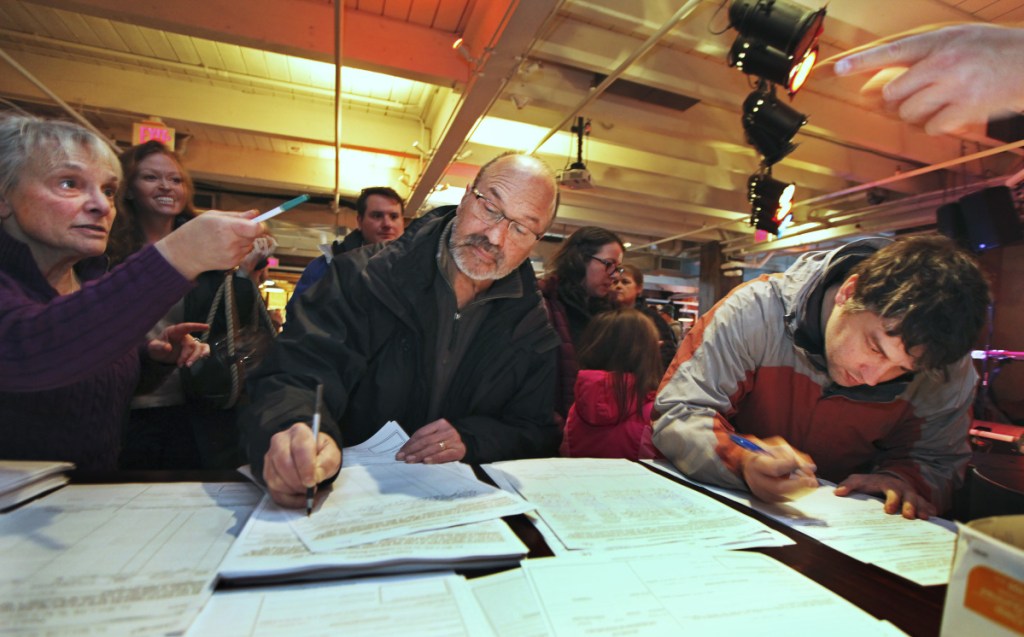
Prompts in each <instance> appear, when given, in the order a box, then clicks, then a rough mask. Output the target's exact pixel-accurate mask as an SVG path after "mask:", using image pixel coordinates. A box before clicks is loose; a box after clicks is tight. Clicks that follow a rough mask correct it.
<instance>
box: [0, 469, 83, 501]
mask: <svg viewBox="0 0 1024 637" xmlns="http://www.w3.org/2000/svg"><path fill="white" fill-rule="evenodd" d="M74 468H75V465H73V464H71V463H70V462H53V461H42V460H0V511H3V510H4V509H9V508H11V507H13V506H15V505H18V504H21V503H22V502H24V501H26V500H29V499H31V498H34V497H36V496H37V495H40V494H42V493H46V492H47V491H52V490H53V489H56V488H57V487H60V486H63V485H65V484H67V483H68V477H67V475H66V472H67V471H70V470H72V469H74Z"/></svg>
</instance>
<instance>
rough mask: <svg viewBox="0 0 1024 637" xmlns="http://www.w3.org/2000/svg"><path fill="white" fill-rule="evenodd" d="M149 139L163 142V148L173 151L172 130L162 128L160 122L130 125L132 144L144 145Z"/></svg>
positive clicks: (165, 127)
mask: <svg viewBox="0 0 1024 637" xmlns="http://www.w3.org/2000/svg"><path fill="white" fill-rule="evenodd" d="M151 139H155V140H157V141H158V142H163V144H164V146H167V148H169V149H171V150H174V129H173V128H168V127H167V126H164V125H163V123H162V122H135V123H134V124H132V144H133V145H134V144H145V143H146V142H148V141H149V140H151Z"/></svg>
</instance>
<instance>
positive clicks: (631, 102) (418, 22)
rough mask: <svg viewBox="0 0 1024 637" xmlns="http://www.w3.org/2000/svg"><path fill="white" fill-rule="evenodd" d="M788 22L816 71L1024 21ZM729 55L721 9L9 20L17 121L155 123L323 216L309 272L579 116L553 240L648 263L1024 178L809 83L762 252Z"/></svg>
mask: <svg viewBox="0 0 1024 637" xmlns="http://www.w3.org/2000/svg"><path fill="white" fill-rule="evenodd" d="M793 1H794V2H796V3H797V4H800V5H803V6H806V7H808V8H811V9H817V8H820V7H823V6H825V7H826V8H827V17H826V19H825V24H824V34H823V36H822V40H821V49H822V50H821V53H822V57H827V56H829V55H832V54H835V53H838V52H840V51H843V50H846V49H849V48H852V47H855V46H858V45H861V44H864V43H866V42H869V41H872V40H874V39H876V38H878V37H882V36H886V35H890V34H893V33H898V32H901V31H904V30H907V29H910V28H914V27H918V26H921V25H923V24H929V23H936V22H948V21H988V22H1013V21H1021V20H1024V2H1020V1H1017V0H900V1H899V2H892V1H891V0H833V1H832V2H829V3H826V2H825V0H793ZM735 37H736V32H735V31H733V30H732V29H730V28H729V20H728V15H727V3H726V2H724V1H722V0H703V1H700V0H691V1H689V2H685V1H684V0H645V1H643V2H638V1H634V0H519V1H517V0H345V2H344V6H343V7H341V8H340V10H339V8H337V7H335V5H334V3H333V2H330V1H328V0H247V1H246V2H244V3H243V2H232V3H225V2H209V1H203V0H179V1H177V2H151V1H140V0H134V1H131V2H129V1H124V0H68V1H58V0H5V1H4V2H3V3H0V54H2V55H0V57H2V59H0V109H10V108H20V109H24V110H29V111H33V112H42V113H50V114H66V113H67V112H68V111H69V110H71V111H74V112H75V113H77V114H78V116H80V117H82V118H84V119H85V120H87V121H88V122H90V124H92V125H93V126H95V127H96V128H97V129H98V130H100V131H101V132H102V133H103V134H104V135H105V136H107V137H108V138H111V139H112V140H115V141H116V142H117V143H118V144H119V145H121V146H122V147H123V146H126V145H128V143H130V139H131V129H132V123H133V122H139V121H144V120H148V119H152V118H154V117H156V118H159V119H160V120H161V121H162V122H163V123H164V124H165V125H167V126H170V127H173V128H174V129H175V131H176V133H177V136H178V138H177V146H178V150H179V152H180V153H181V154H182V155H183V157H184V161H185V163H186V166H187V167H188V169H189V170H190V172H191V173H192V175H193V177H194V178H195V179H196V181H197V182H198V183H200V184H201V185H203V186H204V188H208V189H210V190H212V191H218V190H222V191H225V192H233V193H249V194H253V195H254V196H255V195H258V194H259V193H269V194H272V195H276V196H281V197H284V196H290V195H292V194H297V193H301V192H309V193H311V194H314V195H316V197H315V198H314V201H319V203H318V204H307V205H306V206H304V207H303V208H302V209H300V210H297V211H295V212H293V213H289V214H288V215H285V216H282V217H280V218H279V219H278V220H277V221H275V227H274V231H275V233H276V234H278V235H279V236H287V237H289V239H288V240H287V241H285V242H284V243H286V244H291V247H292V248H293V249H295V250H299V251H302V250H307V249H309V250H313V249H314V246H315V244H316V243H317V242H318V239H317V237H319V238H320V240H322V237H323V235H324V234H325V233H331V232H334V231H335V227H336V226H337V225H338V220H339V216H338V214H337V211H338V208H337V207H336V206H335V205H334V202H335V201H339V200H345V199H350V198H352V197H354V195H355V194H356V193H357V192H358V190H359V188H361V187H363V186H369V185H391V186H392V187H394V188H396V189H397V190H398V191H399V192H401V193H402V194H404V195H406V196H407V197H408V200H409V203H410V208H411V210H420V209H426V208H429V207H431V206H432V205H434V204H436V203H447V202H452V201H455V200H457V198H458V196H459V195H461V193H462V191H463V189H464V188H465V186H466V184H467V183H468V181H469V180H470V179H472V177H473V175H475V173H476V171H477V170H478V169H479V166H480V165H481V164H483V163H484V162H486V161H487V160H488V159H490V158H492V157H494V156H495V155H497V154H498V153H500V152H502V151H504V150H506V149H508V148H516V149H521V150H527V151H532V150H538V152H539V153H540V154H541V155H542V156H543V157H544V158H545V159H546V160H547V162H548V163H549V164H550V165H551V166H552V168H555V169H563V168H566V167H568V166H569V165H570V164H571V163H572V162H574V161H575V160H576V159H577V157H576V152H577V140H576V139H575V138H574V136H573V134H572V133H571V131H570V127H571V126H572V125H573V124H574V123H575V122H576V120H577V118H578V117H583V118H584V119H585V120H586V121H588V122H589V126H588V130H589V134H588V135H586V136H585V139H584V141H583V161H584V163H585V165H586V167H587V169H588V171H589V173H590V175H591V177H592V182H593V187H591V188H588V189H579V190H573V189H563V195H562V207H561V209H560V212H559V218H558V221H557V223H556V225H555V226H554V228H553V229H552V231H553V232H554V233H556V234H567V233H569V232H571V231H572V229H573V228H575V227H577V226H581V225H601V226H605V227H607V228H610V229H612V230H615V231H618V232H620V233H621V234H622V235H623V236H624V238H625V239H626V240H627V241H629V242H630V243H631V244H632V248H631V250H633V251H634V253H636V254H640V253H644V252H655V253H658V254H663V255H672V256H679V255H685V254H687V253H690V254H692V253H693V251H694V250H695V248H696V246H699V245H700V244H704V243H707V242H711V241H715V242H719V243H720V245H721V246H722V249H723V250H724V252H725V254H726V256H727V257H729V258H732V259H736V260H741V261H742V260H744V259H745V260H747V262H763V260H764V258H765V257H766V255H767V254H777V253H786V252H794V251H800V250H805V249H808V248H809V247H814V246H820V245H827V244H828V243H830V242H834V241H837V240H843V239H848V238H851V237H853V236H859V235H864V234H874V233H902V232H916V231H922V230H930V229H931V228H933V227H934V225H935V209H936V208H937V207H938V206H939V205H940V204H942V203H945V202H948V201H951V200H955V199H956V198H958V197H959V196H960V195H962V194H963V193H964V192H966V191H968V190H971V189H975V188H980V187H981V186H982V185H990V184H995V183H1005V182H1007V181H1008V180H1009V181H1011V182H1015V181H1016V180H1019V178H1018V177H1017V173H1019V172H1020V171H1021V169H1022V168H1024V162H1022V157H1021V151H1020V149H1019V148H1018V146H1020V145H1021V143H1020V142H1007V141H1003V140H999V139H995V138H993V137H990V136H988V134H987V133H986V131H985V130H975V131H971V132H970V133H968V134H966V135H964V136H962V137H953V136H938V137H933V136H929V135H926V134H925V133H924V131H923V130H922V129H921V128H919V127H916V126H911V125H908V124H905V123H903V122H901V121H899V120H898V119H896V118H894V117H893V116H891V115H890V114H888V113H885V112H881V111H879V110H877V109H876V108H875V107H874V106H872V105H869V104H865V103H863V101H862V99H861V97H860V95H859V88H860V85H861V83H862V82H863V79H862V78H836V77H834V76H830V75H829V74H828V73H827V72H815V73H812V75H811V78H810V80H809V81H808V83H807V85H806V86H805V87H804V89H803V90H802V91H801V92H800V93H798V94H797V95H796V96H795V98H794V99H793V100H792V101H791V102H788V101H787V103H788V104H789V105H790V106H792V107H793V108H795V109H798V110H799V111H800V112H801V113H804V114H806V115H807V117H808V123H807V124H806V125H805V126H803V127H802V128H801V129H800V131H799V132H798V133H797V135H796V137H795V139H794V140H793V141H794V142H795V143H797V144H798V147H797V148H796V150H795V151H793V152H792V153H791V154H789V155H788V156H786V157H785V158H784V159H783V160H782V161H780V162H779V163H778V164H776V165H775V166H774V167H773V175H774V176H775V177H776V178H779V179H781V180H784V181H787V182H793V183H795V184H796V185H797V194H796V197H795V206H794V213H795V223H794V225H793V226H792V227H791V228H790V229H789V230H788V232H787V234H786V235H784V236H783V237H781V238H779V239H776V240H764V239H763V238H761V237H758V236H756V235H755V232H754V230H753V229H752V228H751V227H750V225H749V223H748V221H749V218H750V206H749V203H748V202H747V180H748V178H749V177H750V175H751V174H752V173H754V172H755V171H756V170H757V167H758V164H759V156H758V155H757V153H756V152H755V151H754V150H753V149H752V148H751V146H750V145H749V144H748V143H747V140H746V139H745V136H744V132H743V128H742V126H741V123H740V118H741V105H742V103H743V101H744V100H745V99H746V97H747V95H748V94H749V93H750V92H751V91H752V90H753V81H752V80H751V79H750V78H749V77H748V76H746V75H744V74H743V73H741V72H739V71H738V70H736V69H735V68H731V67H730V66H729V65H728V63H727V54H728V51H729V48H730V46H731V45H732V43H733V40H734V39H735ZM458 38H461V39H462V41H461V46H459V47H458V48H453V43H454V42H455V41H456V40H457V39H458ZM336 61H340V62H341V72H340V77H341V83H340V91H336V90H335V78H336V74H335V68H336V67H335V62H336ZM338 147H340V152H338V153H337V154H336V153H335V149H336V148H338Z"/></svg>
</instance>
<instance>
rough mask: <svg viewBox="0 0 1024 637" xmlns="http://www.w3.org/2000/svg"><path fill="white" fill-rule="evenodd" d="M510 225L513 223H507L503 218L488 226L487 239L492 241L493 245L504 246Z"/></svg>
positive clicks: (485, 234)
mask: <svg viewBox="0 0 1024 637" xmlns="http://www.w3.org/2000/svg"><path fill="white" fill-rule="evenodd" d="M510 225H511V223H507V222H506V221H505V220H504V219H502V220H501V221H499V222H498V223H496V224H494V225H493V226H491V227H490V228H488V229H487V232H485V233H484V236H486V237H487V240H488V241H490V242H491V244H492V245H496V246H498V247H502V246H504V245H505V237H507V236H508V233H509V226H510Z"/></svg>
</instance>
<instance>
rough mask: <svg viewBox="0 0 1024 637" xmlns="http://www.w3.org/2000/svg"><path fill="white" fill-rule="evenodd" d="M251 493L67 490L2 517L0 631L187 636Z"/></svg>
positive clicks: (127, 487) (243, 487) (184, 487)
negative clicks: (174, 634)
mask: <svg viewBox="0 0 1024 637" xmlns="http://www.w3.org/2000/svg"><path fill="white" fill-rule="evenodd" d="M258 497H259V493H258V491H257V490H256V489H254V488H252V487H251V486H250V485H247V484H244V483H238V484H213V483H209V484H190V483H181V484H160V485H142V484H121V485H89V486H86V485H79V486H75V485H73V486H69V487H65V488H63V489H61V490H60V491H58V492H56V493H54V494H52V495H51V496H48V497H46V498H43V499H41V500H38V501H36V502H32V503H29V504H28V505H26V506H24V507H22V508H20V509H18V510H16V511H13V512H11V513H8V514H6V515H3V516H0V600H3V602H2V603H0V634H10V635H62V636H63V635H71V634H73V635H89V636H91V635H119V636H121V635H161V634H166V633H171V632H175V631H179V632H180V631H183V630H185V629H186V628H187V627H188V625H189V623H190V622H191V621H192V619H194V617H195V616H196V614H197V613H198V612H199V610H200V608H201V607H202V604H203V602H204V601H205V599H206V598H207V597H208V596H209V595H210V593H211V591H212V583H213V581H214V578H215V576H216V571H217V566H218V564H219V563H220V561H221V559H222V558H223V557H224V555H225V553H226V552H227V550H228V547H229V546H230V545H231V543H232V542H233V541H234V537H235V534H237V532H238V531H239V530H240V529H241V528H242V525H243V524H244V522H245V519H246V518H247V517H248V515H249V513H250V512H251V510H252V507H253V505H254V504H255V502H256V500H257V498H258Z"/></svg>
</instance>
